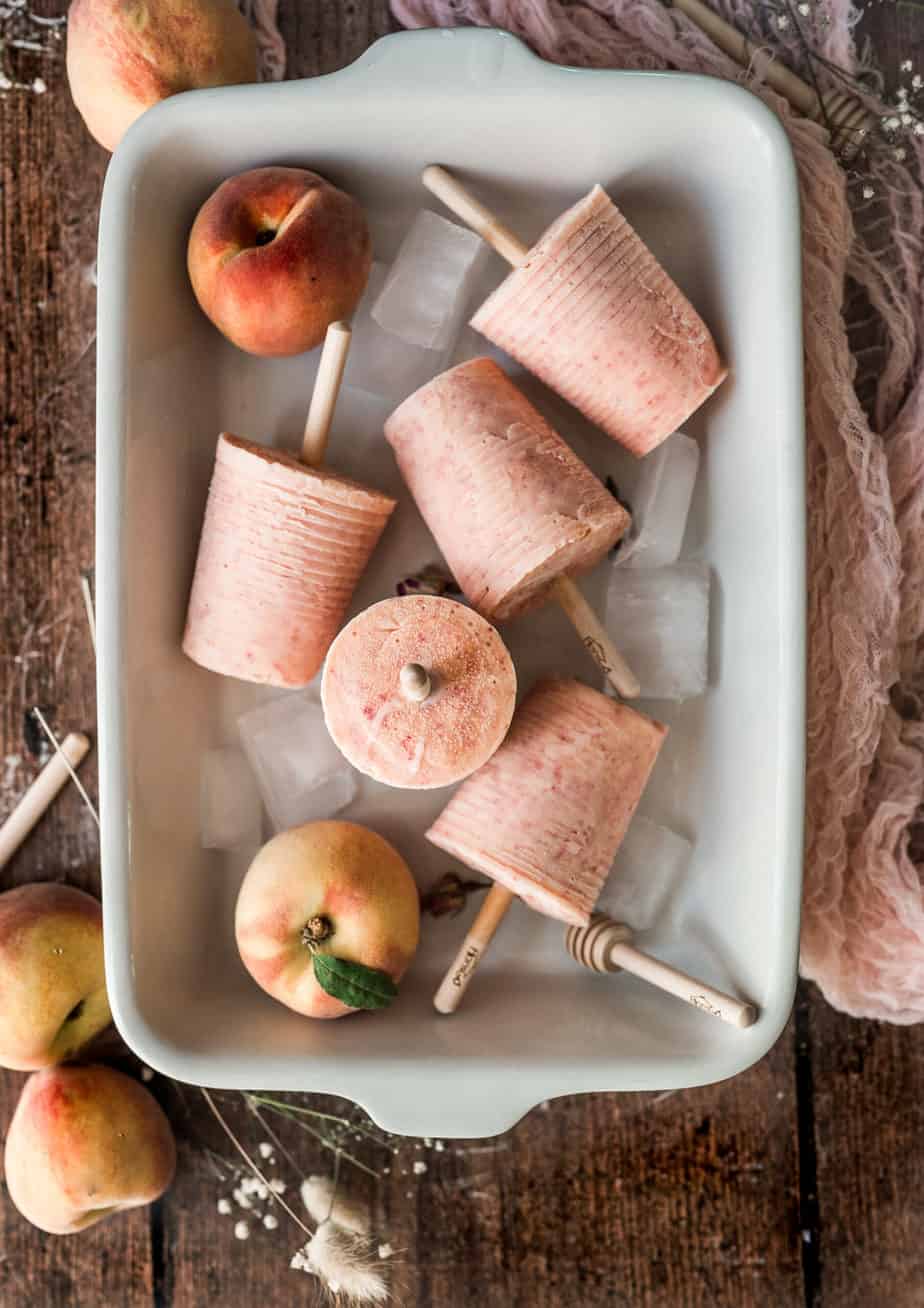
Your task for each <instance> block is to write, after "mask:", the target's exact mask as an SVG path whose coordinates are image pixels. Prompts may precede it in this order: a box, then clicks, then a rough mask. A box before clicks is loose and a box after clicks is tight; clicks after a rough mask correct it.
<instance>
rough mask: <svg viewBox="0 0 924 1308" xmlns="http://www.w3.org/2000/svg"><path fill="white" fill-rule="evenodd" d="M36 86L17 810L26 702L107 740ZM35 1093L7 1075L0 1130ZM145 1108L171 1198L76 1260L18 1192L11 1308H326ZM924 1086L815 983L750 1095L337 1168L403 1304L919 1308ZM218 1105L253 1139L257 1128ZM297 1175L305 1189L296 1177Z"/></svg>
mask: <svg viewBox="0 0 924 1308" xmlns="http://www.w3.org/2000/svg"><path fill="white" fill-rule="evenodd" d="M280 8H281V15H280V17H281V23H282V27H283V31H284V34H285V37H286V41H287V44H288V49H289V75H290V76H294V77H299V76H308V75H311V74H314V73H318V72H323V71H328V70H331V69H335V68H338V67H340V66H341V65H343V64H346V63H348V62H350V61H351V60H352V59H353V58H355V57H356V56H357V55H358V54H359V53H360V52H361V51H362V50H363V48H364V47H365V46H366V45H368V44H369V42H370V41H372V40H373V39H374V38H375V37H377V36H379V35H380V34H381V33H383V32H385V31H388V30H389V27H390V20H389V16H388V11H387V5H386V3H385V2H384V0H372V2H371V3H362V2H361V0H355V2H351V3H348V2H346V0H344V2H343V3H341V2H340V0H315V2H312V0H297V2H296V0H282V3H281V6H280ZM40 12H46V13H54V12H60V6H59V5H58V6H56V5H54V4H53V3H51V0H49V7H48V8H47V9H40ZM864 25H865V30H866V31H867V33H868V34H869V35H871V36H872V37H873V39H874V41H875V43H876V46H877V49H878V52H879V58H880V61H881V62H882V63H883V65H884V67H885V68H886V69H887V71H889V72H890V73H891V74H893V75H894V74H896V73H897V70H898V63H899V59H900V58H915V66H916V67H918V66H922V63H924V60H922V56H924V13H922V12H920V10H918V11H916V10H915V9H914V7H912V6H899V5H896V4H893V3H879V4H871V5H870V6H869V9H868V12H867V14H866V17H865V19H864ZM38 71H41V74H42V76H43V77H44V79H45V81H46V82H47V86H48V90H47V92H46V93H45V94H39V95H36V94H22V93H14V94H8V95H7V96H5V97H3V98H2V99H0V177H2V190H0V223H2V254H0V257H2V288H3V301H2V313H3V317H2V337H0V394H2V396H3V408H2V432H0V595H2V603H0V669H2V671H0V690H2V705H0V709H2V717H0V761H2V763H3V774H2V775H3V778H4V785H3V790H2V793H0V806H2V811H5V809H6V808H8V807H9V806H10V803H11V799H12V797H13V796H14V795H15V794H16V793H18V791H19V790H20V789H21V788H22V787H23V786H24V785H25V784H26V782H27V781H28V780H29V779H30V778H31V777H32V776H33V775H34V773H35V771H36V768H37V765H38V761H39V758H38V756H39V753H40V752H41V741H40V739H39V737H38V735H37V732H36V730H35V727H34V726H33V724H32V723H31V722H30V721H29V720H28V717H27V711H28V709H29V708H30V706H31V705H33V704H36V703H37V704H40V705H42V706H43V707H44V709H45V712H46V714H47V715H48V717H49V718H50V720H51V721H52V722H53V723H54V724H55V725H56V726H57V728H58V729H59V730H60V731H62V732H63V731H65V730H66V729H68V728H70V727H83V728H88V729H92V725H93V723H94V713H95V706H94V685H93V658H92V651H91V648H90V643H89V640H88V634H87V627H86V623H85V620H84V616H83V612H82V608H81V602H80V595H79V590H78V578H79V573H80V570H81V569H84V568H87V567H89V566H90V565H91V564H92V560H93V499H94V491H93V473H94V430H93V419H94V399H93V387H94V338H95V334H94V312H95V307H96V306H95V291H94V285H93V278H92V267H93V260H94V242H95V237H96V223H97V211H98V201H99V196H100V187H101V183H102V180H103V173H104V171H105V167H106V157H105V155H104V154H103V152H102V151H101V150H100V149H98V148H97V147H96V146H95V145H94V144H93V143H92V141H91V140H90V139H89V137H88V136H87V135H86V133H85V131H84V130H83V127H82V124H81V123H80V121H79V119H78V117H77V115H76V113H75V112H74V110H73V108H72V106H71V104H70V101H69V98H68V94H67V88H66V83H65V80H64V69H63V60H62V59H61V58H60V57H58V58H50V59H45V60H44V61H42V63H41V68H40V69H39V68H38V67H35V69H34V72H38ZM34 72H33V75H34ZM893 81H894V76H893ZM93 771H94V769H93V767H90V766H88V767H87V768H86V771H85V776H86V778H87V780H88V783H89V784H90V785H91V788H92V789H93V790H94V793H95V782H94V781H93ZM43 878H45V879H47V878H54V879H66V880H68V881H71V882H73V883H74V884H76V885H79V886H82V887H84V888H86V889H89V890H94V891H95V890H98V884H99V856H98V845H97V839H96V831H95V827H94V825H93V823H92V820H91V818H90V817H89V815H88V813H87V812H86V810H85V809H84V808H83V806H82V805H81V803H80V801H79V799H78V797H77V795H76V794H75V793H74V792H73V789H72V788H70V789H69V790H68V791H67V792H66V793H65V794H64V795H63V796H62V797H61V799H60V800H59V802H58V803H57V804H56V805H55V807H54V809H53V811H52V812H51V814H50V815H49V816H48V818H47V819H46V820H45V821H44V823H43V824H42V826H41V827H40V829H39V830H38V831H37V832H36V833H35V835H34V836H33V837H32V838H31V839H30V840H29V841H28V842H27V844H26V845H25V846H24V847H23V848H22V850H21V851H20V852H19V854H18V855H17V857H16V858H15V859H14V860H13V862H12V863H11V864H10V865H9V866H8V867H6V868H5V869H4V870H3V872H2V874H0V888H3V889H6V888H8V887H9V886H12V885H16V884H20V883H23V882H28V881H32V880H35V879H43ZM21 1081H22V1078H21V1077H20V1076H18V1075H16V1074H13V1073H5V1074H0V1125H2V1128H3V1129H5V1124H6V1122H8V1120H9V1117H10V1114H11V1112H12V1109H13V1105H14V1103H15V1100H16V1097H17V1095H18V1093H19V1089H20V1085H21ZM153 1088H154V1090H155V1092H156V1093H158V1094H159V1095H160V1096H161V1097H162V1098H163V1099H164V1100H165V1102H167V1104H168V1107H169V1109H170V1111H171V1113H172V1115H173V1118H174V1121H175V1124H176V1127H177V1131H178V1134H179V1135H180V1138H181V1161H180V1170H179V1174H178V1177H177V1181H176V1184H175V1186H174V1188H173V1189H172V1191H171V1192H170V1193H169V1194H168V1195H167V1196H166V1197H165V1198H164V1199H163V1200H162V1201H161V1202H159V1203H157V1204H155V1205H153V1206H152V1207H151V1208H148V1209H141V1210H138V1211H136V1212H134V1213H132V1214H129V1215H126V1216H123V1217H120V1218H118V1219H116V1220H113V1221H110V1222H107V1223H104V1224H103V1225H101V1226H99V1227H97V1228H95V1229H94V1230H92V1231H90V1232H87V1233H85V1234H83V1235H80V1236H74V1237H70V1238H60V1237H48V1236H44V1235H42V1234H40V1233H39V1232H37V1231H35V1230H33V1229H32V1228H31V1227H29V1226H28V1225H27V1224H26V1223H25V1222H24V1221H22V1220H21V1219H20V1218H19V1216H18V1215H17V1213H16V1212H15V1210H14V1209H13V1206H12V1204H11V1203H10V1202H9V1199H8V1198H7V1197H6V1194H5V1192H0V1305H2V1308H13V1306H14V1305H17V1306H18V1305H20V1304H26V1303H30V1304H35V1305H36V1306H37V1308H109V1306H110V1305H112V1306H113V1308H116V1306H118V1308H140V1306H141V1305H155V1306H156V1308H193V1305H196V1306H198V1305H205V1304H214V1305H228V1306H230V1308H258V1306H259V1308H277V1305H279V1306H281V1305H289V1304H292V1303H298V1302H304V1303H309V1304H310V1303H314V1302H316V1301H317V1294H316V1291H315V1288H314V1283H313V1281H312V1280H311V1278H309V1277H307V1276H304V1275H303V1274H301V1273H297V1272H293V1271H290V1270H289V1269H288V1259H289V1256H290V1254H291V1252H292V1251H293V1249H294V1248H295V1247H296V1244H297V1243H298V1240H297V1237H296V1232H295V1231H294V1229H292V1228H289V1227H288V1226H286V1225H285V1223H283V1224H282V1225H281V1226H280V1228H279V1229H278V1230H276V1231H267V1230H263V1229H262V1228H261V1229H258V1230H255V1231H254V1233H253V1234H252V1235H251V1237H250V1238H249V1239H248V1240H247V1241H246V1242H245V1241H240V1240H236V1239H235V1238H234V1236H233V1232H232V1227H233V1223H234V1220H235V1219H234V1218H233V1217H232V1218H229V1217H226V1216H222V1215H220V1214H219V1213H218V1211H217V1208H216V1201H217V1199H218V1197H219V1196H220V1195H226V1194H228V1193H229V1191H230V1184H228V1183H226V1182H224V1183H223V1182H221V1181H219V1179H218V1178H217V1177H216V1176H215V1175H214V1173H213V1171H212V1170H211V1166H210V1163H209V1155H208V1154H207V1153H206V1149H207V1148H212V1149H214V1150H215V1151H216V1152H218V1153H221V1154H223V1155H224V1156H229V1152H230V1151H229V1149H228V1147H227V1145H226V1143H225V1142H223V1141H222V1139H221V1136H220V1133H219V1132H218V1130H217V1128H216V1125H215V1123H214V1122H213V1121H211V1120H210V1119H209V1117H208V1114H207V1110H206V1107H205V1105H204V1104H203V1103H202V1101H201V1099H200V1098H199V1096H198V1094H197V1092H196V1091H194V1090H186V1091H185V1092H182V1093H180V1092H179V1091H177V1090H175V1089H174V1088H172V1087H171V1086H170V1085H168V1084H165V1083H163V1082H161V1081H160V1080H155V1081H154V1083H153ZM922 1088H924V1031H922V1030H920V1029H914V1028H912V1029H900V1028H895V1027H890V1026H885V1025H879V1024H877V1023H874V1022H859V1021H851V1020H848V1019H847V1018H845V1017H842V1016H840V1015H839V1014H837V1013H835V1012H833V1011H832V1010H831V1009H830V1008H828V1007H827V1006H826V1005H825V1004H824V1003H823V1002H822V1001H821V999H820V998H819V996H818V994H817V992H816V991H815V990H814V988H812V987H810V986H803V987H802V988H801V989H800V992H799V996H798V1000H797V1003H796V1008H795V1012H794V1015H793V1018H792V1020H791V1022H790V1024H789V1026H788V1027H787V1029H786V1031H785V1032H784V1034H783V1036H782V1038H781V1039H780V1041H779V1043H778V1044H777V1045H776V1047H775V1049H773V1051H772V1052H771V1053H770V1054H769V1055H768V1056H767V1057H766V1058H765V1059H763V1061H762V1062H760V1063H759V1064H758V1065H757V1066H756V1067H753V1068H752V1069H751V1070H750V1071H748V1072H746V1073H745V1074H743V1075H741V1076H739V1077H737V1078H736V1079H735V1080H733V1081H731V1082H728V1083H726V1084H723V1085H719V1086H713V1087H710V1088H707V1089H702V1090H693V1091H688V1092H676V1093H671V1094H663V1095H639V1096H631V1095H592V1096H587V1097H583V1098H581V1097H575V1098H572V1099H566V1100H561V1101H557V1102H554V1103H552V1104H550V1105H548V1106H546V1107H545V1108H544V1109H537V1110H536V1111H534V1112H533V1113H531V1114H530V1115H529V1116H528V1117H527V1118H526V1120H524V1121H523V1122H522V1123H521V1124H520V1125H519V1126H518V1127H517V1128H516V1129H515V1130H513V1131H511V1132H510V1133H509V1134H508V1135H507V1136H504V1137H502V1138H499V1139H497V1140H493V1141H485V1142H482V1143H477V1142H475V1143H473V1142H460V1143H459V1144H454V1143H453V1142H451V1141H447V1142H446V1143H445V1147H444V1148H443V1149H441V1150H440V1149H437V1148H435V1147H433V1146H432V1145H428V1144H423V1145H421V1144H417V1145H416V1146H415V1143H414V1142H413V1141H406V1142H398V1144H397V1145H396V1148H397V1153H392V1152H390V1151H388V1152H385V1151H383V1150H382V1149H380V1148H379V1147H378V1145H376V1144H374V1143H372V1142H368V1141H363V1140H360V1141H359V1142H358V1143H356V1145H355V1148H356V1150H357V1153H358V1157H359V1159H360V1161H364V1162H365V1163H366V1165H371V1166H373V1167H374V1168H376V1169H378V1170H380V1171H381V1170H382V1168H383V1166H384V1165H385V1164H389V1165H390V1171H389V1173H388V1174H387V1175H382V1176H381V1177H380V1178H379V1179H378V1180H373V1179H372V1178H371V1177H369V1176H368V1175H367V1174H366V1173H365V1172H362V1171H360V1170H358V1169H355V1168H353V1167H352V1166H350V1165H348V1164H344V1170H343V1178H344V1185H345V1186H346V1188H347V1189H348V1190H349V1191H350V1193H351V1194H354V1195H355V1196H356V1198H357V1199H358V1200H359V1201H360V1202H362V1203H364V1204H367V1205H368V1207H369V1212H370V1215H371V1218H372V1221H373V1223H374V1226H375V1229H376V1230H377V1231H379V1232H381V1234H382V1238H383V1239H386V1238H387V1240H388V1241H389V1243H391V1245H392V1246H393V1247H394V1248H395V1249H396V1250H398V1251H400V1263H401V1266H400V1272H399V1281H400V1286H399V1290H398V1295H397V1298H398V1302H399V1303H401V1304H406V1305H435V1306H436V1308H462V1306H463V1305H471V1304H475V1303H477V1304H479V1305H480V1308H514V1306H520V1305H522V1306H523V1308H553V1306H554V1308H559V1306H561V1308H597V1306H598V1305H604V1304H606V1305H610V1304H612V1305H627V1306H631V1308H641V1306H643V1305H645V1306H648V1305H652V1306H655V1305H657V1306H658V1308H699V1306H700V1305H730V1306H733V1308H752V1306H753V1308H797V1306H798V1305H803V1304H808V1305H823V1306H824V1308H920V1306H921V1305H922V1304H924V1239H922V1229H924V1094H922ZM224 1102H225V1105H226V1109H227V1111H228V1114H229V1117H230V1118H231V1120H232V1121H233V1122H234V1123H235V1124H237V1126H238V1127H239V1129H240V1131H241V1132H242V1133H243V1135H244V1138H245V1139H246V1140H248V1141H249V1142H251V1143H255V1142H256V1141H257V1140H258V1139H259V1138H260V1134H259V1130H257V1133H256V1134H255V1133H254V1128H255V1126H256V1124H255V1123H254V1122H253V1121H251V1120H248V1114H247V1112H246V1109H245V1108H244V1107H243V1106H242V1105H241V1104H240V1103H238V1102H236V1101H235V1100H234V1099H233V1097H229V1098H228V1099H227V1100H225V1101H224ZM320 1106H321V1107H324V1106H325V1104H324V1103H321V1104H320ZM326 1106H327V1107H331V1108H333V1110H334V1111H337V1112H341V1113H343V1112H348V1111H349V1106H348V1105H345V1104H343V1103H339V1104H338V1103H337V1101H328V1102H327V1104H326ZM283 1134H284V1136H285V1139H286V1142H287V1143H288V1144H290V1146H291V1147H292V1151H293V1153H295V1155H296V1162H297V1163H298V1169H299V1170H300V1171H301V1174H302V1175H305V1174H308V1173H310V1172H312V1171H326V1172H328V1173H329V1172H330V1156H329V1154H327V1153H325V1151H324V1149H323V1148H322V1147H321V1145H320V1144H319V1143H318V1142H317V1141H316V1140H315V1139H314V1138H313V1137H312V1136H310V1135H309V1134H306V1133H304V1132H301V1131H298V1130H297V1129H295V1128H293V1127H290V1126H289V1125H288V1124H285V1123H284V1124H283ZM415 1162H416V1163H418V1164H419V1163H424V1164H425V1167H426V1170H425V1171H424V1172H422V1173H421V1174H418V1172H420V1169H419V1168H418V1170H417V1171H415V1169H414V1166H413V1164H414V1163H415ZM281 1174H283V1175H285V1176H286V1178H287V1180H288V1181H289V1182H290V1183H294V1182H296V1181H297V1174H296V1170H295V1169H294V1168H293V1167H291V1166H289V1165H286V1168H284V1169H282V1171H281Z"/></svg>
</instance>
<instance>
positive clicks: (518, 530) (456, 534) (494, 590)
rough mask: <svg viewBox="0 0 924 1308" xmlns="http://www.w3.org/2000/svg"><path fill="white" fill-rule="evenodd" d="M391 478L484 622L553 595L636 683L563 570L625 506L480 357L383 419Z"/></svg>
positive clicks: (616, 680) (615, 531) (620, 681)
mask: <svg viewBox="0 0 924 1308" xmlns="http://www.w3.org/2000/svg"><path fill="white" fill-rule="evenodd" d="M385 436H386V438H387V439H388V441H389V443H390V444H391V446H392V448H393V450H394V452H395V457H396V458H397V461H398V466H399V468H400V469H401V473H402V476H403V477H404V480H405V481H406V482H407V484H408V486H409V488H410V490H411V494H412V495H413V496H414V499H415V501H416V503H417V507H418V508H419V509H420V512H421V514H422V516H423V518H424V521H425V522H426V523H427V526H428V527H429V528H430V530H431V532H432V533H433V535H434V537H435V539H436V542H437V544H438V545H439V547H440V549H441V550H442V552H443V555H444V556H445V558H446V562H447V563H448V564H449V566H450V568H451V569H452V572H453V574H454V576H455V578H456V581H457V582H458V583H459V585H460V586H461V587H462V590H463V591H464V592H465V594H466V596H467V597H468V599H469V601H470V602H471V603H472V604H473V605H474V607H475V608H476V609H477V610H478V611H479V613H481V614H482V615H483V616H484V617H486V618H488V619H489V620H490V621H496V622H501V621H503V620H504V619H506V618H510V617H514V616H516V615H518V614H520V613H524V612H526V611H527V610H529V609H531V608H534V607H536V606H538V605H540V604H542V603H544V602H545V601H546V600H547V599H549V598H552V597H553V596H554V598H556V599H557V600H559V602H561V603H562V605H563V606H564V607H565V609H566V611H567V612H568V614H569V617H571V618H572V621H574V622H575V625H576V626H577V628H578V631H579V634H580V635H581V637H582V639H583V641H584V644H585V646H586V647H587V648H588V649H589V650H590V652H591V654H592V655H593V657H594V658H595V659H596V660H597V662H598V664H599V665H600V666H601V667H602V669H603V671H604V672H605V673H606V674H607V676H609V678H610V680H611V681H612V682H613V684H614V685H615V687H616V689H617V690H618V691H619V692H620V693H621V694H623V695H625V696H627V697H629V698H631V697H632V696H633V695H637V694H638V681H637V679H636V678H635V676H634V675H633V673H632V672H631V670H630V669H629V668H628V667H627V666H626V664H625V662H624V660H623V659H622V657H621V656H620V654H619V652H618V651H617V650H616V649H615V648H614V646H613V644H612V642H611V641H610V640H609V637H608V636H607V634H606V631H605V630H604V629H603V627H602V625H601V624H600V623H599V622H598V620H597V619H596V617H595V615H594V614H593V612H592V611H591V609H590V607H589V605H587V603H586V601H585V600H584V598H583V596H582V595H581V593H580V591H578V589H577V587H576V586H575V585H574V583H573V582H572V581H571V580H570V577H571V575H572V574H575V573H580V572H585V571H587V570H588V569H590V568H592V567H594V565H595V564H597V563H598V562H599V561H600V560H601V559H602V558H603V557H604V556H605V555H606V553H607V552H608V551H609V550H610V549H611V548H612V547H613V545H614V544H615V542H616V541H617V540H619V538H620V537H621V536H622V535H623V533H624V532H625V530H626V528H627V527H628V525H629V515H628V514H627V513H626V511H625V509H624V508H623V507H622V505H621V504H620V503H619V502H618V501H617V500H616V499H615V498H614V497H613V496H612V495H611V494H610V493H609V491H608V490H607V489H606V487H605V486H603V484H602V483H601V482H600V481H598V480H597V478H596V477H595V476H594V475H593V473H592V472H591V471H590V469H589V468H588V467H587V466H586V464H584V463H582V462H581V460H580V459H579V458H578V457H577V455H576V454H575V453H574V452H573V450H572V449H571V448H570V446H568V445H566V443H565V442H564V441H563V440H562V439H561V437H560V436H559V435H558V434H557V432H555V431H553V429H552V428H551V427H550V426H549V424H548V423H547V422H546V421H545V419H544V418H543V417H542V415H541V414H540V413H539V412H538V410H537V409H535V408H533V406H532V405H531V404H530V402H529V401H528V400H527V398H526V396H525V395H524V394H523V393H522V391H520V390H519V389H518V388H517V387H516V386H515V385H514V384H513V382H512V381H511V380H510V378H509V377H508V376H507V374H506V373H505V372H504V371H503V369H501V368H499V367H498V365H497V364H496V363H494V362H493V360H491V359H471V360H469V361H468V362H467V363H462V364H459V365H458V366H457V367H455V368H450V369H449V371H448V372H444V373H441V374H440V375H439V376H438V377H434V378H433V380H432V381H430V382H428V383H427V384H426V385H425V386H422V387H421V388H420V390H418V391H415V392H414V394H413V395H411V396H410V397H409V398H408V399H406V400H405V401H404V403H403V404H401V405H399V407H398V408H397V409H396V410H395V411H394V413H393V414H392V415H391V416H390V417H389V418H388V420H387V421H386V423H385Z"/></svg>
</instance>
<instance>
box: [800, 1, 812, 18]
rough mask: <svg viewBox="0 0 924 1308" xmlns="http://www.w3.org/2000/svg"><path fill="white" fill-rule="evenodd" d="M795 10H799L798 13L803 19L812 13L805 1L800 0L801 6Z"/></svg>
mask: <svg viewBox="0 0 924 1308" xmlns="http://www.w3.org/2000/svg"><path fill="white" fill-rule="evenodd" d="M796 8H797V9H798V10H799V13H800V14H801V15H802V17H803V18H808V16H809V14H810V13H811V12H812V8H811V5H807V4H806V3H805V0H802V4H801V5H797V6H796Z"/></svg>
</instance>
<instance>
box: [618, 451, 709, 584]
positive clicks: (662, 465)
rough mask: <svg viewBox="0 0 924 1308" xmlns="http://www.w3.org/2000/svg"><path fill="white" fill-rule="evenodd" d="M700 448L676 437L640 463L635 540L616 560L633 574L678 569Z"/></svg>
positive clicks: (634, 512)
mask: <svg viewBox="0 0 924 1308" xmlns="http://www.w3.org/2000/svg"><path fill="white" fill-rule="evenodd" d="M698 468H699V445H698V444H697V443H696V441H695V440H693V439H692V438H691V437H690V436H686V435H685V434H684V433H683V432H682V431H678V432H675V433H674V435H673V436H670V437H668V439H667V440H666V441H663V442H662V443H661V444H660V445H659V446H658V447H657V449H655V450H652V451H651V453H650V454H647V455H646V456H645V458H644V459H643V460H642V463H641V470H640V473H639V479H638V482H637V484H636V489H635V493H634V495H633V496H632V503H631V509H632V534H631V536H630V537H629V539H628V541H626V543H625V544H624V545H623V546H622V548H621V549H620V550H619V552H618V554H617V556H616V559H617V562H618V563H620V564H624V565H626V566H628V567H630V568H666V567H667V566H668V564H671V563H676V561H677V558H678V555H679V554H680V547H681V545H682V544H683V535H684V532H685V531H686V528H687V516H688V514H689V512H690V501H691V499H692V498H693V486H694V484H695V482H696V473H697V470H698Z"/></svg>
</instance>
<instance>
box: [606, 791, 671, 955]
mask: <svg viewBox="0 0 924 1308" xmlns="http://www.w3.org/2000/svg"><path fill="white" fill-rule="evenodd" d="M692 850H693V846H692V845H691V844H690V842H689V840H687V839H686V838H685V837H684V836H680V835H678V834H677V832H676V831H670V830H669V829H668V828H667V827H662V826H659V825H658V823H657V822H652V820H651V819H650V818H646V817H645V816H644V815H643V814H641V813H636V815H635V817H634V818H633V819H632V821H631V823H630V824H629V830H628V831H627V832H626V835H625V839H624V840H623V842H622V844H621V845H620V847H619V852H618V854H617V855H616V860H615V862H614V863H613V868H612V871H611V872H610V875H609V879H608V880H607V883H606V886H605V887H604V890H603V894H602V895H601V896H600V903H599V910H600V912H601V913H608V914H609V916H610V917H614V918H616V920H617V921H618V922H626V923H627V924H628V925H629V926H630V927H632V929H633V931H648V930H650V929H651V928H652V927H653V926H654V925H655V924H656V923H657V921H658V919H659V918H660V917H661V916H662V914H663V913H664V911H665V909H666V907H667V904H668V902H669V901H670V899H671V896H672V895H673V894H674V893H675V892H676V891H677V890H678V889H679V886H680V883H681V881H682V880H683V878H684V876H685V875H686V871H687V867H688V866H689V862H690V855H691V853H692Z"/></svg>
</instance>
